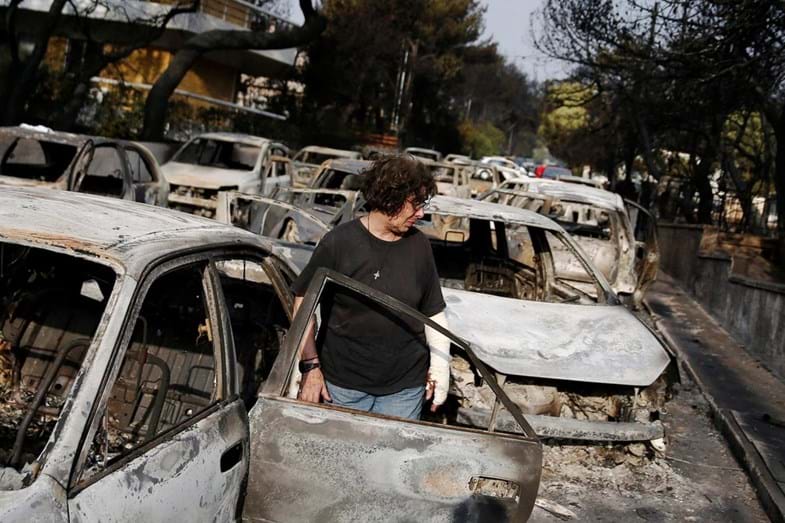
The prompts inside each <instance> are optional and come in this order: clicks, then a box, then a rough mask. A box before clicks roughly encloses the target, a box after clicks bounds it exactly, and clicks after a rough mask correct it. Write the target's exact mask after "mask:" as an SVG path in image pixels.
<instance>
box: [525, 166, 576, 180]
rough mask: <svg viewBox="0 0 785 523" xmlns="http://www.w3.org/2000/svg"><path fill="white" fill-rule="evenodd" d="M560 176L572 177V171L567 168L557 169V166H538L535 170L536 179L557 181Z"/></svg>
mask: <svg viewBox="0 0 785 523" xmlns="http://www.w3.org/2000/svg"><path fill="white" fill-rule="evenodd" d="M559 176H572V171H571V170H569V169H567V168H565V167H557V166H556V165H538V166H537V167H535V168H534V177H535V178H547V179H550V180H556V179H557V178H558V177H559Z"/></svg>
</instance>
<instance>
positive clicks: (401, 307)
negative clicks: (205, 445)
mask: <svg viewBox="0 0 785 523" xmlns="http://www.w3.org/2000/svg"><path fill="white" fill-rule="evenodd" d="M330 284H335V285H337V286H339V287H341V288H343V289H345V290H349V291H350V292H353V293H359V294H360V295H362V296H363V297H365V298H369V299H370V300H372V301H374V302H376V303H377V304H379V305H381V306H383V307H385V308H387V309H388V310H391V311H393V312H395V313H397V314H401V315H403V316H406V317H408V318H410V319H414V320H416V321H418V322H422V323H423V324H424V325H427V326H428V327H431V328H433V329H435V330H437V331H439V332H440V333H441V334H443V335H445V336H447V337H448V338H449V339H450V340H451V342H452V343H453V344H454V345H456V346H457V347H459V349H461V350H463V352H464V353H465V354H466V355H467V356H468V358H469V360H470V361H471V363H472V364H473V365H474V366H475V368H476V369H477V371H478V374H479V375H480V376H481V377H482V379H483V380H484V381H485V382H486V383H487V384H488V385H489V387H490V388H491V389H492V390H493V392H494V394H495V395H496V397H497V398H498V399H497V402H496V404H497V407H496V408H495V409H494V410H495V411H496V410H497V409H498V406H501V405H503V406H504V407H505V408H506V409H507V410H508V412H509V413H510V415H511V416H512V418H513V419H514V420H515V422H516V423H517V425H518V427H517V428H518V429H519V432H517V431H516V433H515V434H512V433H509V432H505V433H498V432H496V430H495V424H496V416H492V418H491V419H490V420H489V426H488V428H487V429H485V430H481V429H476V428H470V427H466V428H464V427H456V426H448V425H440V424H437V423H432V422H428V421H419V420H417V421H415V420H406V419H401V418H391V417H386V416H381V415H377V414H370V413H365V412H359V411H353V410H349V409H345V408H342V407H337V406H332V405H325V404H318V405H317V404H312V403H306V402H301V401H299V400H295V399H292V398H291V395H288V391H289V389H290V385H291V383H292V382H293V380H296V372H297V371H296V364H297V361H298V360H299V358H298V357H297V355H298V354H299V347H300V345H301V343H302V339H303V337H304V336H305V332H306V327H307V326H308V324H309V322H310V318H311V317H312V316H313V314H314V313H315V312H316V310H317V307H318V306H319V302H320V300H321V298H322V294H323V293H324V291H325V288H326V287H327V286H328V285H330ZM287 396H288V397H287ZM257 409H258V410H257ZM277 412H284V413H285V414H284V415H283V417H282V418H281V421H282V422H285V420H284V418H289V421H292V420H297V419H300V420H305V422H306V424H308V425H310V426H313V427H314V429H313V430H314V435H313V437H314V438H315V439H314V440H318V439H319V436H318V435H317V434H316V433H317V432H321V431H323V430H328V431H329V429H324V428H316V426H314V425H313V424H316V425H321V424H323V423H326V422H329V421H335V419H336V418H338V419H339V420H340V419H342V420H343V421H342V423H344V424H346V423H350V424H352V423H354V424H355V425H359V426H360V430H359V431H354V432H355V434H359V436H358V437H362V433H363V430H362V428H363V427H364V426H365V427H370V426H374V425H375V426H376V427H377V428H378V426H379V424H386V423H389V424H390V425H389V428H390V430H392V431H399V430H400V431H404V432H405V431H406V430H407V429H408V428H409V427H411V428H412V430H414V431H419V433H420V434H423V433H425V434H426V435H435V434H438V435H439V436H438V437H444V438H445V441H446V440H448V439H450V436H452V437H453V438H455V440H460V439H461V438H463V437H468V438H469V439H470V442H469V443H468V444H466V442H465V441H463V442H462V443H463V444H464V445H463V447H462V448H463V449H464V451H465V450H466V449H467V448H468V449H469V450H470V451H471V450H472V449H473V445H477V446H478V447H480V446H481V445H484V446H485V448H487V447H494V445H498V446H500V447H501V446H503V445H504V444H514V445H519V447H517V449H518V451H520V446H523V447H525V449H526V451H525V452H520V453H514V454H508V456H507V458H505V459H506V461H505V462H506V463H507V465H508V466H509V467H512V468H514V469H515V470H516V472H515V474H516V477H515V478H510V477H495V478H493V479H494V480H496V481H499V482H501V483H512V484H515V485H518V490H517V498H516V504H515V505H514V507H515V509H514V512H513V514H512V515H513V517H512V519H513V520H516V521H518V520H523V519H525V518H526V517H528V515H529V514H530V513H531V510H532V508H533V506H534V501H535V499H536V495H537V490H538V486H539V481H540V474H541V465H542V444H541V443H540V441H539V439H538V438H537V436H536V434H535V433H534V430H533V429H532V428H531V426H530V425H529V424H528V422H527V421H526V419H525V417H524V416H523V414H522V413H521V411H520V408H519V407H518V406H517V405H516V404H515V403H514V402H512V400H510V399H509V397H508V396H507V395H506V394H505V393H504V392H503V390H502V386H501V385H499V383H498V382H497V380H496V376H495V375H494V374H493V373H492V372H491V371H490V370H489V369H488V368H487V367H486V366H485V364H483V362H482V361H481V360H480V359H479V358H478V357H477V356H476V355H475V353H474V351H473V349H472V347H471V345H470V344H468V343H467V342H466V341H464V340H462V339H460V338H458V337H457V336H456V335H454V334H452V333H451V332H450V331H449V330H447V329H446V328H444V327H443V326H441V325H439V324H437V323H435V322H433V321H432V320H430V319H429V318H427V317H426V316H424V315H423V314H421V313H420V312H418V311H416V310H414V309H413V308H411V307H409V306H408V305H405V304H403V303H402V302H400V301H398V300H397V299H395V298H392V297H390V296H387V295H385V294H383V293H381V292H379V291H377V290H374V289H371V288H370V287H368V286H366V285H363V284H361V283H359V282H356V281H354V280H352V279H350V278H348V277H346V276H344V275H342V274H339V273H337V272H335V271H331V270H328V269H325V268H320V269H317V271H316V273H315V274H314V277H313V279H312V280H311V283H310V285H309V287H308V290H307V291H306V293H305V295H304V300H303V302H302V304H301V306H300V308H299V309H298V312H297V314H296V315H295V317H294V319H293V321H292V325H291V328H290V329H289V333H288V334H287V337H286V340H285V342H284V344H283V346H282V348H281V352H280V353H279V355H278V359H277V360H276V362H275V364H274V365H273V368H272V370H271V372H270V375H269V376H268V379H267V380H266V381H265V382H264V383H263V384H262V385H261V387H260V392H259V400H258V402H257V405H256V406H255V407H254V409H252V410H251V453H252V458H251V460H252V463H251V471H250V472H249V488H254V487H256V485H257V482H258V478H257V476H256V475H254V466H255V465H256V466H259V467H261V466H263V463H265V459H264V458H263V457H261V456H262V454H264V453H265V451H269V453H272V455H276V453H277V452H279V450H278V449H280V448H282V446H283V445H285V443H284V442H279V441H275V438H276V436H275V434H273V435H272V436H271V439H269V440H264V441H262V440H260V439H259V438H258V437H255V433H254V420H255V417H264V416H265V415H270V416H273V417H274V416H275V415H276V413H277ZM273 419H274V418H273ZM309 420H310V421H309ZM317 420H321V421H317ZM295 423H296V422H295ZM410 424H411V425H410ZM261 425H262V426H270V425H269V424H265V423H261ZM276 427H281V425H276ZM257 435H258V434H257ZM350 436H352V435H350ZM426 439H427V436H426ZM425 445H426V447H427V444H425ZM437 447H439V446H438V445H437ZM255 449H256V454H254V452H255ZM395 450H396V451H400V450H401V449H398V448H396V449H395ZM404 450H405V449H404ZM494 450H495V449H494ZM389 451H391V452H392V451H393V449H389ZM451 451H452V448H451V447H450V446H449V445H447V446H446V447H440V448H439V450H438V452H441V453H444V452H447V453H448V454H449V453H450V452H451ZM417 452H418V454H417V455H418V457H423V456H424V457H426V458H427V457H429V456H428V455H429V452H428V450H427V449H426V450H422V449H418V451H417ZM434 452H436V449H434ZM468 454H472V453H471V452H469V453H468ZM456 455H457V454H456ZM462 455H463V454H461V456H462ZM474 455H477V454H474ZM332 456H333V457H334V458H335V459H336V460H340V459H343V458H341V457H336V454H332ZM337 456H341V454H340V453H339V454H337ZM430 457H431V458H433V457H434V456H433V455H430ZM279 459H280V458H279ZM346 459H349V458H346ZM359 459H363V458H359ZM488 459H489V461H493V459H491V458H490V457H489V458H488ZM255 460H256V461H255ZM518 460H520V461H518ZM426 461H427V460H426ZM520 463H526V464H528V465H531V466H530V467H525V468H526V470H522V468H521V467H517V468H516V467H515V465H517V464H520ZM430 466H432V467H436V468H438V467H439V466H440V465H439V464H437V463H430ZM329 468H330V469H331V470H338V471H340V470H342V467H341V464H340V463H329ZM508 470H509V469H508ZM410 472H411V471H410ZM421 472H422V473H421V474H420V473H419V472H414V475H413V478H414V479H415V480H416V481H415V482H417V481H421V482H422V484H423V485H425V484H426V483H427V482H428V479H427V478H428V477H430V476H429V473H433V474H434V475H439V474H440V473H444V471H443V470H438V471H437V470H424V471H421ZM261 474H262V475H264V473H263V472H262V473H261ZM311 479H313V476H312V477H311ZM481 479H484V478H481ZM473 480H474V478H472V481H473ZM272 481H276V479H272ZM445 481H447V480H445ZM450 481H452V480H450ZM262 483H263V481H262ZM471 483H472V482H471V481H469V482H467V485H465V486H464V487H465V488H468V489H473V488H475V487H476V485H475V487H472V485H471ZM478 484H479V483H478ZM410 487H411V485H410ZM412 488H414V489H415V490H417V488H423V489H425V494H432V495H433V496H434V498H433V499H428V498H427V496H425V498H424V499H423V503H422V504H421V508H424V507H425V506H430V505H428V504H429V503H431V502H432V503H434V504H437V503H442V504H443V505H440V507H441V509H444V510H446V509H445V506H449V507H450V510H451V509H452V508H456V510H457V509H458V507H453V506H452V505H451V504H450V502H455V498H449V496H455V494H454V493H453V494H447V498H446V499H449V501H446V499H439V496H440V495H441V494H439V493H438V492H439V491H440V488H435V489H429V487H412ZM418 492H420V491H418ZM482 494H485V495H486V496H487V493H486V492H482V491H474V492H473V494H471V495H469V496H468V497H467V498H466V499H464V501H463V503H469V504H471V503H472V502H473V501H477V500H478V499H480V498H482V499H481V500H480V503H482V502H483V501H488V503H490V504H493V503H494V502H498V500H494V499H489V500H486V499H485V497H484V496H483V495H482ZM460 495H463V494H460ZM254 496H255V495H254V493H253V491H249V499H247V500H246V509H248V507H249V503H250V507H251V508H250V510H251V511H252V512H253V511H254V510H260V509H261V510H264V509H265V505H264V500H260V499H256V498H255V497H254ZM402 496H403V495H402ZM490 497H492V496H490ZM502 497H503V496H502V495H499V498H502ZM407 499H408V498H407ZM304 501H305V500H304ZM364 502H365V501H364ZM444 503H446V505H444ZM475 508H476V507H475ZM420 515H423V514H420ZM508 515H509V514H508ZM244 517H249V514H247V513H245V514H244ZM252 517H253V516H252ZM263 517H266V516H263ZM294 519H295V520H296V519H298V517H294Z"/></svg>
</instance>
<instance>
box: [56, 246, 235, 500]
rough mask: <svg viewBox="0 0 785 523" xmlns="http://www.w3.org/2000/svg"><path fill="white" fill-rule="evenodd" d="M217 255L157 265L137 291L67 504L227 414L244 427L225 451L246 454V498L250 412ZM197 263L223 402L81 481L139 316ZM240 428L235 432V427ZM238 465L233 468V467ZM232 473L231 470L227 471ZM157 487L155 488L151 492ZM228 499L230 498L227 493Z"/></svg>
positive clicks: (84, 438)
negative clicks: (165, 281)
mask: <svg viewBox="0 0 785 523" xmlns="http://www.w3.org/2000/svg"><path fill="white" fill-rule="evenodd" d="M214 252H215V251H214V250H207V251H201V252H193V253H190V254H188V255H186V256H182V257H179V258H176V259H165V260H161V261H160V262H159V263H157V264H156V265H154V266H152V267H150V268H148V270H146V271H145V273H144V274H143V275H142V276H141V277H140V278H139V282H140V283H139V284H138V285H137V286H136V288H135V289H134V296H133V297H132V299H131V301H130V304H131V305H130V306H129V307H128V310H127V312H126V317H125V320H124V322H123V328H122V331H121V333H120V334H119V335H118V337H117V339H116V341H115V344H114V347H113V354H112V357H111V359H110V361H109V364H108V365H107V368H106V370H105V373H104V378H103V380H102V382H101V386H100V387H99V389H98V391H97V392H96V400H95V401H94V403H93V406H92V409H91V411H90V413H89V415H88V417H87V420H86V423H85V429H84V431H83V434H82V437H81V439H80V441H79V445H78V446H77V451H76V453H75V455H74V456H75V459H74V462H73V464H72V467H71V473H70V477H69V481H68V485H67V500H68V503H69V504H70V503H72V502H73V501H72V500H74V499H76V498H77V496H78V495H79V494H80V493H82V492H84V491H86V490H87V489H89V487H90V486H92V485H94V484H96V483H97V482H99V481H100V480H101V479H103V478H105V477H107V476H109V475H111V474H114V473H117V472H120V471H122V470H123V469H124V468H126V467H128V466H129V465H130V464H132V463H134V462H135V461H137V460H138V458H140V457H143V456H145V455H149V454H151V453H154V452H155V451H156V449H160V448H161V446H162V445H164V444H167V443H168V442H171V441H174V440H175V439H177V438H178V436H181V435H184V434H186V433H188V431H189V430H192V429H194V427H196V425H197V424H199V423H200V422H202V421H203V420H205V419H206V418H208V417H209V416H212V415H214V414H218V413H221V412H222V413H223V414H225V415H226V416H227V417H229V416H236V417H237V418H238V419H240V420H241V421H240V423H242V430H240V432H241V433H242V437H241V438H240V439H239V440H238V441H236V442H232V443H231V444H229V445H228V448H227V449H226V450H225V451H223V453H224V454H226V451H228V450H232V449H235V448H236V447H237V446H238V445H239V446H240V448H241V449H242V454H241V459H240V461H238V462H237V463H235V465H237V464H238V463H239V464H240V466H241V469H242V470H240V471H239V472H240V474H236V472H235V473H234V474H236V475H237V479H235V481H234V490H236V492H237V499H238V501H239V499H240V496H241V494H242V488H243V485H244V479H245V477H246V476H247V469H248V460H249V457H248V456H249V453H248V424H247V416H246V414H245V407H244V405H243V404H242V401H241V399H240V397H239V390H238V380H237V375H236V363H235V361H236V360H235V355H234V351H233V344H232V340H231V330H229V327H228V324H227V322H228V318H227V317H226V312H225V306H221V302H220V300H222V299H223V298H222V293H221V292H222V291H221V288H220V281H219V277H218V274H217V272H216V270H215V267H214V263H213V254H214ZM195 264H202V265H203V267H204V269H203V271H202V287H203V291H204V293H205V299H204V304H205V309H206V312H207V317H208V318H209V321H210V327H209V329H210V331H211V333H212V335H213V338H214V340H215V341H214V347H215V350H217V351H218V353H219V354H220V357H217V358H216V359H215V364H216V369H215V379H216V391H217V392H218V394H220V397H218V398H216V399H215V400H214V401H213V403H212V404H211V405H209V406H208V407H207V408H205V409H204V410H202V411H201V412H199V413H198V414H196V415H195V416H193V417H191V418H189V419H188V420H185V421H183V422H181V423H178V424H177V425H175V426H173V427H170V428H169V429H167V430H165V431H163V432H161V433H159V434H156V435H155V437H153V438H152V439H150V440H148V441H145V442H144V443H142V444H141V445H138V446H137V447H136V448H134V449H132V450H131V451H130V452H128V453H127V454H125V455H123V456H122V457H120V459H117V460H116V461H115V462H113V463H111V464H110V465H109V466H105V467H104V468H103V469H102V470H100V471H96V472H95V473H94V474H92V475H91V476H90V477H89V478H87V479H85V480H81V474H82V473H83V472H84V470H85V463H86V459H87V456H88V453H89V451H90V447H91V445H92V442H93V439H94V438H95V435H96V433H97V431H98V430H99V424H100V423H101V421H102V420H103V417H104V416H105V414H106V406H107V402H108V398H109V395H110V394H111V390H112V387H113V386H114V383H115V381H116V379H117V378H118V376H119V373H120V370H121V367H122V364H123V362H124V358H125V354H126V352H127V349H128V347H129V346H130V342H131V337H132V335H133V331H134V329H135V325H136V320H137V319H138V317H139V314H140V312H141V309H142V306H143V304H144V301H145V299H146V297H147V295H148V292H149V290H150V287H151V286H152V285H153V284H154V283H155V282H156V281H157V280H158V279H159V278H160V277H162V276H164V275H166V274H169V273H171V272H172V271H176V270H180V269H184V268H186V267H188V266H192V265H195ZM216 423H217V424H219V425H220V424H221V423H229V424H231V423H232V420H231V419H225V420H219V419H216ZM235 428H236V427H235ZM235 465H233V466H232V467H231V468H230V469H228V470H232V469H233V468H234V466H235ZM228 470H227V471H228ZM140 484H141V483H140ZM150 488H153V487H150ZM227 495H229V494H227ZM238 506H239V503H238V505H237V506H236V507H233V508H232V510H233V514H234V515H236V514H235V512H236V510H237V507H238Z"/></svg>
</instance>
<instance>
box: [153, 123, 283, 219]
mask: <svg viewBox="0 0 785 523" xmlns="http://www.w3.org/2000/svg"><path fill="white" fill-rule="evenodd" d="M288 156H289V149H288V148H287V147H286V146H285V145H283V144H280V143H276V142H273V141H271V140H269V139H267V138H261V137H258V136H252V135H248V134H236V133H207V134H202V135H199V136H197V137H195V138H192V139H191V140H189V141H188V142H187V143H186V144H185V145H183V146H182V147H181V148H180V149H179V150H178V151H177V152H176V153H175V154H174V156H173V157H172V158H171V159H170V160H169V161H168V162H166V163H165V164H164V165H163V166H161V171H162V172H163V174H164V176H165V177H166V179H167V180H168V181H169V184H170V185H171V192H170V194H169V207H170V208H173V209H177V210H179V211H184V212H188V213H192V214H197V215H200V216H207V217H212V216H213V215H214V214H215V201H216V198H217V196H218V192H219V191H240V192H245V193H249V194H271V193H272V192H273V191H274V190H275V188H276V187H280V186H290V185H291V182H292V162H291V160H290V159H289V158H288Z"/></svg>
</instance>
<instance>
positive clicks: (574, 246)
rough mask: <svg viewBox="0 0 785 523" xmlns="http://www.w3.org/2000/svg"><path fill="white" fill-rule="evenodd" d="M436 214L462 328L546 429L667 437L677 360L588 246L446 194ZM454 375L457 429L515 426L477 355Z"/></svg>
mask: <svg viewBox="0 0 785 523" xmlns="http://www.w3.org/2000/svg"><path fill="white" fill-rule="evenodd" d="M360 212H362V211H360ZM426 213H427V214H426V215H425V217H424V219H423V220H422V221H420V222H418V223H417V227H418V228H419V229H420V230H421V231H422V232H424V233H425V234H426V235H427V236H428V237H429V239H430V242H431V247H432V249H433V253H434V258H435V260H436V266H437V269H438V271H439V276H440V277H441V280H442V287H443V293H444V296H445V300H446V302H447V311H446V312H447V317H448V319H449V322H450V328H451V330H453V332H455V333H456V334H457V335H458V336H460V337H462V338H463V339H465V340H467V341H470V342H471V343H472V344H473V345H474V346H475V347H476V353H477V356H478V357H479V358H480V360H482V361H483V362H484V363H485V364H486V365H488V366H489V367H490V368H491V369H492V370H493V371H494V372H495V374H496V376H497V377H498V378H499V379H500V380H501V382H502V383H503V387H504V390H505V391H506V392H507V393H508V395H509V396H510V397H511V398H512V400H513V401H514V402H516V404H517V405H518V406H519V408H520V409H521V410H522V411H523V412H524V413H525V414H527V420H528V421H529V422H530V423H531V425H532V427H533V428H534V430H535V431H536V432H537V434H539V435H540V436H543V437H554V438H564V439H576V440H590V441H653V440H660V439H661V438H662V437H663V427H662V424H661V423H660V421H659V418H660V416H661V413H662V409H663V406H664V403H665V401H666V399H667V396H668V385H669V375H668V374H667V373H666V372H665V371H666V369H667V368H668V366H669V363H670V356H669V354H668V353H667V352H666V350H665V348H664V345H663V344H662V343H661V342H660V340H659V339H658V338H657V336H655V334H654V333H653V332H652V331H651V330H649V328H648V327H647V326H646V325H645V324H644V323H642V322H641V321H640V320H639V319H638V318H636V317H635V316H634V315H633V314H631V313H630V312H629V311H628V310H627V309H626V308H625V307H624V306H623V305H622V304H621V302H620V300H619V298H618V297H617V296H616V294H615V293H614V292H613V290H612V288H611V287H610V285H609V284H608V282H607V280H606V278H605V277H604V276H603V274H602V272H601V271H599V270H598V269H597V268H596V267H595V266H594V264H593V263H592V261H591V259H590V258H589V257H588V256H587V255H586V254H585V252H584V251H583V249H582V248H581V247H580V246H579V245H578V243H577V242H576V240H574V239H573V238H572V237H571V236H570V235H569V234H567V232H566V231H565V230H564V229H563V228H562V227H561V226H560V225H559V224H557V223H556V222H554V221H553V220H550V219H548V218H546V217H544V216H541V215H539V214H537V213H535V212H533V211H528V210H522V209H517V208H514V207H510V206H506V205H499V204H493V203H488V202H481V201H476V200H465V199H458V198H452V197H446V196H434V197H433V199H432V200H431V203H430V206H429V207H428V209H427V210H426ZM231 216H232V215H231V213H226V214H225V217H226V220H227V221H230V220H231ZM238 225H241V226H242V224H238ZM327 230H329V226H327V225H326V224H325V225H324V226H323V231H324V232H326V231H327ZM322 234H323V233H322ZM452 375H453V380H452V384H451V390H450V401H451V402H452V403H451V405H452V411H451V414H452V416H453V418H452V419H454V420H455V422H456V423H463V424H467V425H470V426H479V427H482V426H484V424H485V423H487V422H489V421H491V420H493V421H494V422H498V424H499V427H500V430H504V429H503V427H504V426H505V425H504V423H505V421H510V422H512V420H511V418H510V417H509V414H508V413H506V412H505V410H504V407H499V406H496V405H495V404H494V400H493V399H492V398H491V395H492V390H491V389H490V388H489V387H488V386H487V384H484V382H483V380H481V379H478V378H477V375H476V372H475V369H474V365H473V364H472V363H471V362H470V361H469V360H467V359H466V358H464V357H462V356H461V355H454V357H453V362H452Z"/></svg>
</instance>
